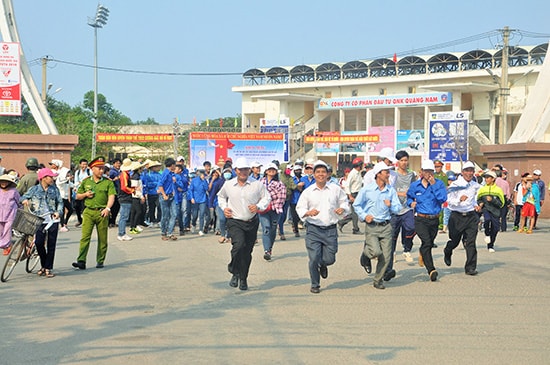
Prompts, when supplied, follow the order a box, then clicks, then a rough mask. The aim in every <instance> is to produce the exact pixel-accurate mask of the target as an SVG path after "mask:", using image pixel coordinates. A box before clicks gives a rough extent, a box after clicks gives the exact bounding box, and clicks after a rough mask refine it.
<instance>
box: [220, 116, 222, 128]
mask: <svg viewBox="0 0 550 365" xmlns="http://www.w3.org/2000/svg"><path fill="white" fill-rule="evenodd" d="M220 128H223V119H222V118H220Z"/></svg>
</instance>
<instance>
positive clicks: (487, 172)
mask: <svg viewBox="0 0 550 365" xmlns="http://www.w3.org/2000/svg"><path fill="white" fill-rule="evenodd" d="M483 176H484V177H485V176H491V177H492V178H493V179H496V178H497V174H495V172H494V171H486V172H485V173H484V174H483Z"/></svg>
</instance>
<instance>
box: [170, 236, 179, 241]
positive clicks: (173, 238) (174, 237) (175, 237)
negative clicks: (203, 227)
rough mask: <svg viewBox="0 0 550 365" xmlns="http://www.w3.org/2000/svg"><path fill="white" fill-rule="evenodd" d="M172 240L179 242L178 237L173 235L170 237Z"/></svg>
mask: <svg viewBox="0 0 550 365" xmlns="http://www.w3.org/2000/svg"><path fill="white" fill-rule="evenodd" d="M170 239H171V240H172V241H177V240H178V237H177V236H175V235H171V236H170Z"/></svg>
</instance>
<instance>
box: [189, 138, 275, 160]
mask: <svg viewBox="0 0 550 365" xmlns="http://www.w3.org/2000/svg"><path fill="white" fill-rule="evenodd" d="M284 144H285V137H284V135H283V134H282V133H223V132H191V133H189V167H190V168H195V167H201V166H202V164H203V162H204V161H210V162H211V163H212V165H214V164H216V165H218V166H223V164H224V163H225V161H226V160H227V159H228V158H231V159H232V160H233V161H235V160H236V159H237V158H239V157H245V158H246V159H247V160H248V162H253V161H258V162H260V163H261V164H263V165H264V166H265V165H267V164H268V163H270V162H271V161H273V160H279V161H280V162H282V161H284Z"/></svg>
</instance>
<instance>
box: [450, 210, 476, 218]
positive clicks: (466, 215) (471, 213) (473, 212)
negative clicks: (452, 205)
mask: <svg viewBox="0 0 550 365" xmlns="http://www.w3.org/2000/svg"><path fill="white" fill-rule="evenodd" d="M451 213H455V214H459V215H461V216H463V217H468V216H470V215H474V214H477V213H476V211H475V210H472V211H471V212H464V213H463V212H457V211H454V210H453V211H451Z"/></svg>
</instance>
